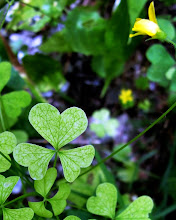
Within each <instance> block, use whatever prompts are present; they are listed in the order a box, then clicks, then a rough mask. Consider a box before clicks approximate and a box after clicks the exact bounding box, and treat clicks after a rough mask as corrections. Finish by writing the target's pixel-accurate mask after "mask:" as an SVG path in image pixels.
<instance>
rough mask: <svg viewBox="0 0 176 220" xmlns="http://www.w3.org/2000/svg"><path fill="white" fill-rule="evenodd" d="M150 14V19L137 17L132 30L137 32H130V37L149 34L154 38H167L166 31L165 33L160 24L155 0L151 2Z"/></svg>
mask: <svg viewBox="0 0 176 220" xmlns="http://www.w3.org/2000/svg"><path fill="white" fill-rule="evenodd" d="M148 15H149V19H141V18H137V19H136V22H135V23H134V27H133V28H132V31H136V32H137V33H135V34H130V36H129V37H130V38H131V37H135V36H137V35H149V36H150V37H152V38H153V39H159V40H165V39H166V33H164V32H163V31H162V30H161V29H160V27H159V25H158V22H157V20H156V15H155V8H154V3H153V2H151V3H150V6H149V8H148Z"/></svg>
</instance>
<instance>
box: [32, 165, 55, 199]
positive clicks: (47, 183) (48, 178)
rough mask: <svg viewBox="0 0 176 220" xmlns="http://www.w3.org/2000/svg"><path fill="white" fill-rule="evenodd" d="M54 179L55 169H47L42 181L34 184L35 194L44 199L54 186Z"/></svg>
mask: <svg viewBox="0 0 176 220" xmlns="http://www.w3.org/2000/svg"><path fill="white" fill-rule="evenodd" d="M56 177H57V170H56V169H55V168H50V169H48V170H47V172H46V175H45V177H44V178H43V179H41V180H36V181H35V182H34V188H35V190H36V192H38V193H39V194H40V195H41V196H43V197H44V198H45V197H46V196H47V194H48V193H49V191H50V189H51V187H52V185H53V184H54V182H55V180H56Z"/></svg>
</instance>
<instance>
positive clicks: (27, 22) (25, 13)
mask: <svg viewBox="0 0 176 220" xmlns="http://www.w3.org/2000/svg"><path fill="white" fill-rule="evenodd" d="M40 2H42V1H40ZM37 3H38V2H37V0H35V1H34V2H32V1H30V4H32V5H34V6H37V5H38V4H37ZM36 16H37V17H38V19H33V18H34V17H36ZM50 19H51V18H50V17H48V16H47V15H43V14H42V13H41V12H40V11H36V10H35V9H34V8H32V7H28V6H24V7H21V8H17V9H16V10H15V11H14V13H13V15H12V20H11V22H10V23H8V25H7V28H8V29H12V30H14V31H16V30H29V31H33V32H38V31H40V30H41V29H42V28H43V27H44V26H45V25H46V23H47V22H49V21H50ZM31 21H32V22H31Z"/></svg>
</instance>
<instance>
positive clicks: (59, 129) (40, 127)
mask: <svg viewBox="0 0 176 220" xmlns="http://www.w3.org/2000/svg"><path fill="white" fill-rule="evenodd" d="M29 121H30V123H31V124H32V126H33V127H34V128H35V129H36V131H37V132H38V133H39V134H40V135H41V136H42V137H43V138H45V139H46V140H47V141H48V142H49V143H50V144H51V145H52V146H53V147H54V148H55V149H56V150H58V149H60V148H61V147H63V146H64V145H65V144H67V143H69V142H70V141H72V140H74V139H75V138H77V137H78V136H79V135H80V134H82V133H83V132H84V131H85V130H86V128H87V123H88V122H87V117H86V115H85V113H84V111H82V110H81V109H79V108H76V107H72V108H68V109H67V110H65V111H64V112H63V113H62V114H61V115H60V113H59V111H58V110H57V109H56V108H55V107H54V106H52V105H49V104H47V103H41V104H37V105H35V106H34V107H33V108H32V109H31V111H30V114H29Z"/></svg>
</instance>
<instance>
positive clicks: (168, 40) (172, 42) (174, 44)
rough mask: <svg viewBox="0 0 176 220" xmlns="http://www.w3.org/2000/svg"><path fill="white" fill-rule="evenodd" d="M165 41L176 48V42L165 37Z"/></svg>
mask: <svg viewBox="0 0 176 220" xmlns="http://www.w3.org/2000/svg"><path fill="white" fill-rule="evenodd" d="M166 42H168V43H171V44H172V45H173V46H174V47H175V49H176V43H175V42H174V41H172V40H170V39H169V38H166Z"/></svg>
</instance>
